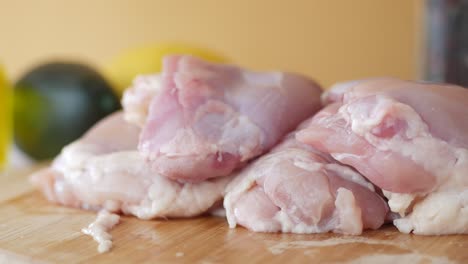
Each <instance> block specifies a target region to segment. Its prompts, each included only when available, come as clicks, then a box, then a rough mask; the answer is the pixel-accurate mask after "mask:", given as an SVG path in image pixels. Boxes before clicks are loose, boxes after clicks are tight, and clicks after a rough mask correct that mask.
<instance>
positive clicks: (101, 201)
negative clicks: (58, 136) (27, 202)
mask: <svg viewBox="0 0 468 264" xmlns="http://www.w3.org/2000/svg"><path fill="white" fill-rule="evenodd" d="M139 133H140V129H139V128H137V127H136V126H134V125H131V124H129V123H127V122H125V121H124V120H123V114H122V113H116V114H113V115H112V116H110V117H108V118H106V119H104V120H103V121H101V122H100V123H98V124H97V125H95V127H93V128H92V129H91V130H90V131H89V132H88V133H87V134H86V135H85V136H83V138H81V139H80V140H78V141H76V142H74V143H72V144H70V145H69V146H67V147H65V148H64V149H63V150H62V153H61V154H60V155H59V156H58V157H57V158H56V159H55V161H54V162H53V164H52V166H51V167H50V168H46V169H44V170H42V171H39V172H37V173H36V174H34V175H33V176H32V181H33V183H34V184H35V185H37V186H39V187H41V189H42V191H43V192H44V194H45V195H46V197H47V198H48V199H49V200H51V201H53V202H57V203H60V204H63V205H67V206H72V207H79V208H84V209H92V210H99V209H105V210H108V211H113V212H123V213H125V214H131V215H135V216H137V217H139V218H142V219H150V218H155V217H190V216H196V215H199V214H202V213H204V212H206V211H208V210H209V209H211V208H212V207H214V206H216V205H217V203H219V202H220V200H221V199H222V195H223V192H224V188H225V185H226V184H227V183H228V181H229V180H230V177H224V178H219V179H215V180H208V181H204V182H200V183H195V184H190V183H179V182H176V181H172V180H170V179H168V178H166V177H163V176H161V175H160V174H158V173H157V172H155V171H154V170H153V169H152V168H151V166H150V165H149V164H148V162H147V161H146V160H145V158H144V157H143V156H142V155H140V153H138V151H137V149H136V148H137V143H138V135H139Z"/></svg>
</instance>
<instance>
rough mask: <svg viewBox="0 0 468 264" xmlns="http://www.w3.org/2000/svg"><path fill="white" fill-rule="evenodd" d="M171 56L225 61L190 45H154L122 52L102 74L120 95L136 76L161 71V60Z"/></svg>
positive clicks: (205, 50) (210, 52) (213, 53)
mask: <svg viewBox="0 0 468 264" xmlns="http://www.w3.org/2000/svg"><path fill="white" fill-rule="evenodd" d="M171 54H188V55H193V56H197V57H199V58H202V59H205V60H208V61H212V62H226V61H227V59H226V58H224V57H223V56H221V55H219V54H217V53H216V52H213V51H210V50H207V49H203V48H199V47H195V46H191V45H186V44H177V43H166V44H154V45H147V46H142V47H136V48H132V49H128V50H126V51H124V52H122V53H121V54H119V55H118V56H116V57H115V58H114V59H113V60H111V61H110V62H109V64H107V66H106V67H104V69H103V73H104V75H105V76H106V77H107V79H108V80H109V81H110V82H111V84H112V85H113V87H114V89H115V90H116V92H117V93H118V94H119V95H121V94H122V92H123V91H124V90H125V89H126V88H128V87H129V86H130V85H131V83H132V81H133V79H134V78H135V77H136V76H137V75H140V74H151V73H157V72H159V71H161V67H162V62H161V61H162V58H163V57H164V56H166V55H171Z"/></svg>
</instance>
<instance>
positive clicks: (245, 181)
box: [224, 122, 388, 235]
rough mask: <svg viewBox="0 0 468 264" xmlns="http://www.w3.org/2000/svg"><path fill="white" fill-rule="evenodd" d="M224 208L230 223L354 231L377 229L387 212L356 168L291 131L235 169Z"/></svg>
mask: <svg viewBox="0 0 468 264" xmlns="http://www.w3.org/2000/svg"><path fill="white" fill-rule="evenodd" d="M306 125H307V122H306V123H304V124H303V125H302V127H304V126H306ZM224 207H225V208H226V215H227V218H228V222H229V225H230V227H235V226H236V224H240V225H243V226H245V227H247V228H249V229H251V230H253V231H260V232H278V231H281V232H294V233H322V232H328V231H333V232H336V233H345V234H355V235H356V234H360V233H361V232H362V230H363V229H366V228H372V229H377V228H379V227H380V226H381V225H382V224H383V223H384V220H385V217H386V215H387V212H388V207H387V204H386V203H385V201H384V200H383V199H382V198H381V197H380V196H379V195H378V194H377V193H376V192H375V189H374V186H373V185H372V184H371V183H369V182H367V181H366V180H365V179H364V178H363V177H362V176H361V175H360V174H359V173H357V172H356V171H354V170H352V169H351V168H349V167H347V166H344V165H342V164H339V163H338V162H336V161H335V160H333V158H332V157H331V156H329V155H327V154H325V153H322V152H320V151H317V150H315V149H313V148H312V147H309V146H307V145H305V144H302V143H300V142H298V141H297V140H296V139H295V137H294V134H293V133H291V134H290V135H289V136H288V137H287V138H286V139H285V141H284V142H283V143H281V144H280V145H278V146H277V147H275V148H274V149H273V150H272V151H271V152H270V153H268V154H266V155H264V156H262V157H260V158H259V159H258V160H256V161H254V162H253V163H251V164H250V165H249V166H247V167H246V168H245V169H243V170H242V171H241V172H240V173H239V175H238V176H237V177H236V178H235V179H234V180H233V181H232V182H231V183H230V184H229V185H228V187H227V195H226V197H225V200H224Z"/></svg>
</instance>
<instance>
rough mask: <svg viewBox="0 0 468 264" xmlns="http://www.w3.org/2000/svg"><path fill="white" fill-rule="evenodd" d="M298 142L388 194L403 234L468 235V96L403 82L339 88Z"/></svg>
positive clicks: (361, 83) (330, 94) (382, 81)
mask: <svg viewBox="0 0 468 264" xmlns="http://www.w3.org/2000/svg"><path fill="white" fill-rule="evenodd" d="M324 101H326V102H327V103H331V105H329V106H328V107H326V108H325V109H324V110H322V111H321V112H319V114H317V115H316V116H315V117H314V118H313V120H312V122H311V123H310V124H309V125H308V127H307V128H305V129H304V130H303V131H301V132H299V133H298V134H297V138H298V139H299V140H300V141H302V142H305V143H307V144H309V145H311V146H313V147H315V148H317V149H319V150H321V151H325V152H327V153H330V154H331V155H332V156H333V157H334V158H335V159H337V160H339V161H341V162H343V163H344V164H347V165H350V166H353V167H354V168H356V169H357V170H358V171H359V172H361V173H362V174H363V175H364V176H366V177H367V178H368V179H369V180H370V181H371V182H373V183H374V184H376V185H377V186H379V187H380V188H382V189H383V190H384V194H385V195H386V196H387V198H389V205H390V208H391V210H392V211H393V212H397V213H399V214H400V216H401V218H400V219H397V220H395V221H394V223H395V225H396V226H397V227H398V228H399V230H400V231H402V232H411V231H412V232H414V233H417V234H449V233H468V90H465V89H463V88H462V87H457V86H450V85H436V84H423V83H416V82H407V81H401V80H396V79H390V78H388V79H371V80H364V81H357V82H349V83H344V84H339V85H337V86H335V87H334V88H332V89H331V90H330V91H329V92H328V93H327V94H326V95H325V96H324Z"/></svg>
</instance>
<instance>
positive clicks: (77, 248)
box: [0, 172, 468, 264]
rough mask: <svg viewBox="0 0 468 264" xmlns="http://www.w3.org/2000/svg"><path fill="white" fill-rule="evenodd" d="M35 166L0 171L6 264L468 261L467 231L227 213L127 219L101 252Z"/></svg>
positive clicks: (1, 258)
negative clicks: (37, 181)
mask: <svg viewBox="0 0 468 264" xmlns="http://www.w3.org/2000/svg"><path fill="white" fill-rule="evenodd" d="M28 173H29V172H16V173H8V175H0V186H1V187H0V263H31V262H32V263H78V262H86V263H263V262H265V263H295V262H305V263H392V264H396V263H468V236H466V235H465V236H463V235H454V236H415V235H406V234H401V233H399V232H397V231H396V229H395V228H393V227H391V226H387V227H384V228H382V229H380V230H378V231H367V232H365V233H364V234H363V235H362V236H343V235H336V234H317V235H297V234H262V233H253V232H250V231H248V230H246V229H244V228H242V227H239V228H236V229H229V228H228V226H227V224H226V221H225V220H224V219H222V218H215V217H200V218H195V219H182V220H154V221H142V220H138V219H135V218H132V217H123V218H122V219H121V223H120V224H119V225H118V226H116V227H115V228H114V229H113V230H112V231H111V234H112V235H113V240H114V247H113V248H112V250H111V251H110V252H108V253H104V254H98V253H97V250H96V247H97V244H96V242H94V241H93V240H92V239H91V237H89V236H85V235H83V234H82V233H81V232H80V230H81V229H82V228H83V227H86V226H87V225H88V224H89V223H90V222H92V221H93V220H94V219H95V214H94V213H92V212H86V211H80V210H74V209H69V208H63V207H60V206H56V205H51V204H49V203H48V202H47V201H46V200H45V199H44V198H43V197H42V196H41V195H40V193H38V192H37V191H35V190H33V189H32V187H31V186H30V185H29V184H28V182H27V174H28Z"/></svg>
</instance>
